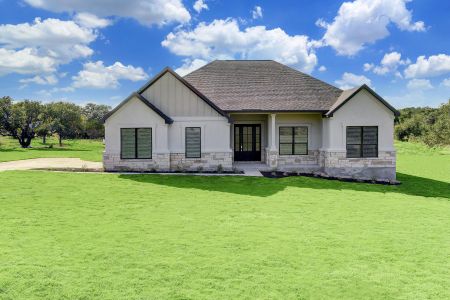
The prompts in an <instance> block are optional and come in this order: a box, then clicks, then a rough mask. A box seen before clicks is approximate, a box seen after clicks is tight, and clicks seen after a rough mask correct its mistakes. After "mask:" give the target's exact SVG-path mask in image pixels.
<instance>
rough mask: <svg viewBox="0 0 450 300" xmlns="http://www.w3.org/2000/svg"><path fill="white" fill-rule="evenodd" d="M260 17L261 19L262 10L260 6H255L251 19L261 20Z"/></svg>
mask: <svg viewBox="0 0 450 300" xmlns="http://www.w3.org/2000/svg"><path fill="white" fill-rule="evenodd" d="M262 17H263V12H262V8H261V6H258V5H256V6H255V7H254V8H253V11H252V18H253V19H255V20H256V19H261V18H262Z"/></svg>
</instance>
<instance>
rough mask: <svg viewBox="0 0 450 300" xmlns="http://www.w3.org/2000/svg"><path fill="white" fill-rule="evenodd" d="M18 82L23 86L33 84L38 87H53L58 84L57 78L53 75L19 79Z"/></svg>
mask: <svg viewBox="0 0 450 300" xmlns="http://www.w3.org/2000/svg"><path fill="white" fill-rule="evenodd" d="M19 82H20V83H24V84H28V83H35V84H40V85H53V84H57V83H58V78H57V77H56V76H55V75H53V74H52V75H46V76H39V75H36V76H34V77H31V78H25V79H20V80H19Z"/></svg>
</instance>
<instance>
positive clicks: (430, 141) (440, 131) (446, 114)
mask: <svg viewBox="0 0 450 300" xmlns="http://www.w3.org/2000/svg"><path fill="white" fill-rule="evenodd" d="M423 141H424V143H425V144H427V145H429V146H445V145H450V100H449V101H448V102H447V103H446V104H443V105H442V106H441V107H439V109H438V110H437V112H436V114H435V122H434V124H433V126H431V128H430V130H429V132H428V134H427V135H425V136H424V139H423Z"/></svg>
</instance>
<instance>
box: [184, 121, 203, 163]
mask: <svg viewBox="0 0 450 300" xmlns="http://www.w3.org/2000/svg"><path fill="white" fill-rule="evenodd" d="M201 135H202V130H201V128H200V127H186V132H185V140H186V145H185V148H186V149H185V156H186V158H200V157H201V156H202V137H201Z"/></svg>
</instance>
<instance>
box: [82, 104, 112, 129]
mask: <svg viewBox="0 0 450 300" xmlns="http://www.w3.org/2000/svg"><path fill="white" fill-rule="evenodd" d="M110 110H111V107H109V106H107V105H101V104H94V103H88V104H86V105H85V106H84V107H83V108H82V114H83V116H84V118H85V136H86V137H88V138H100V137H103V136H104V135H105V129H104V127H103V117H104V116H105V115H106V114H107V113H108V112H109V111H110Z"/></svg>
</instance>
